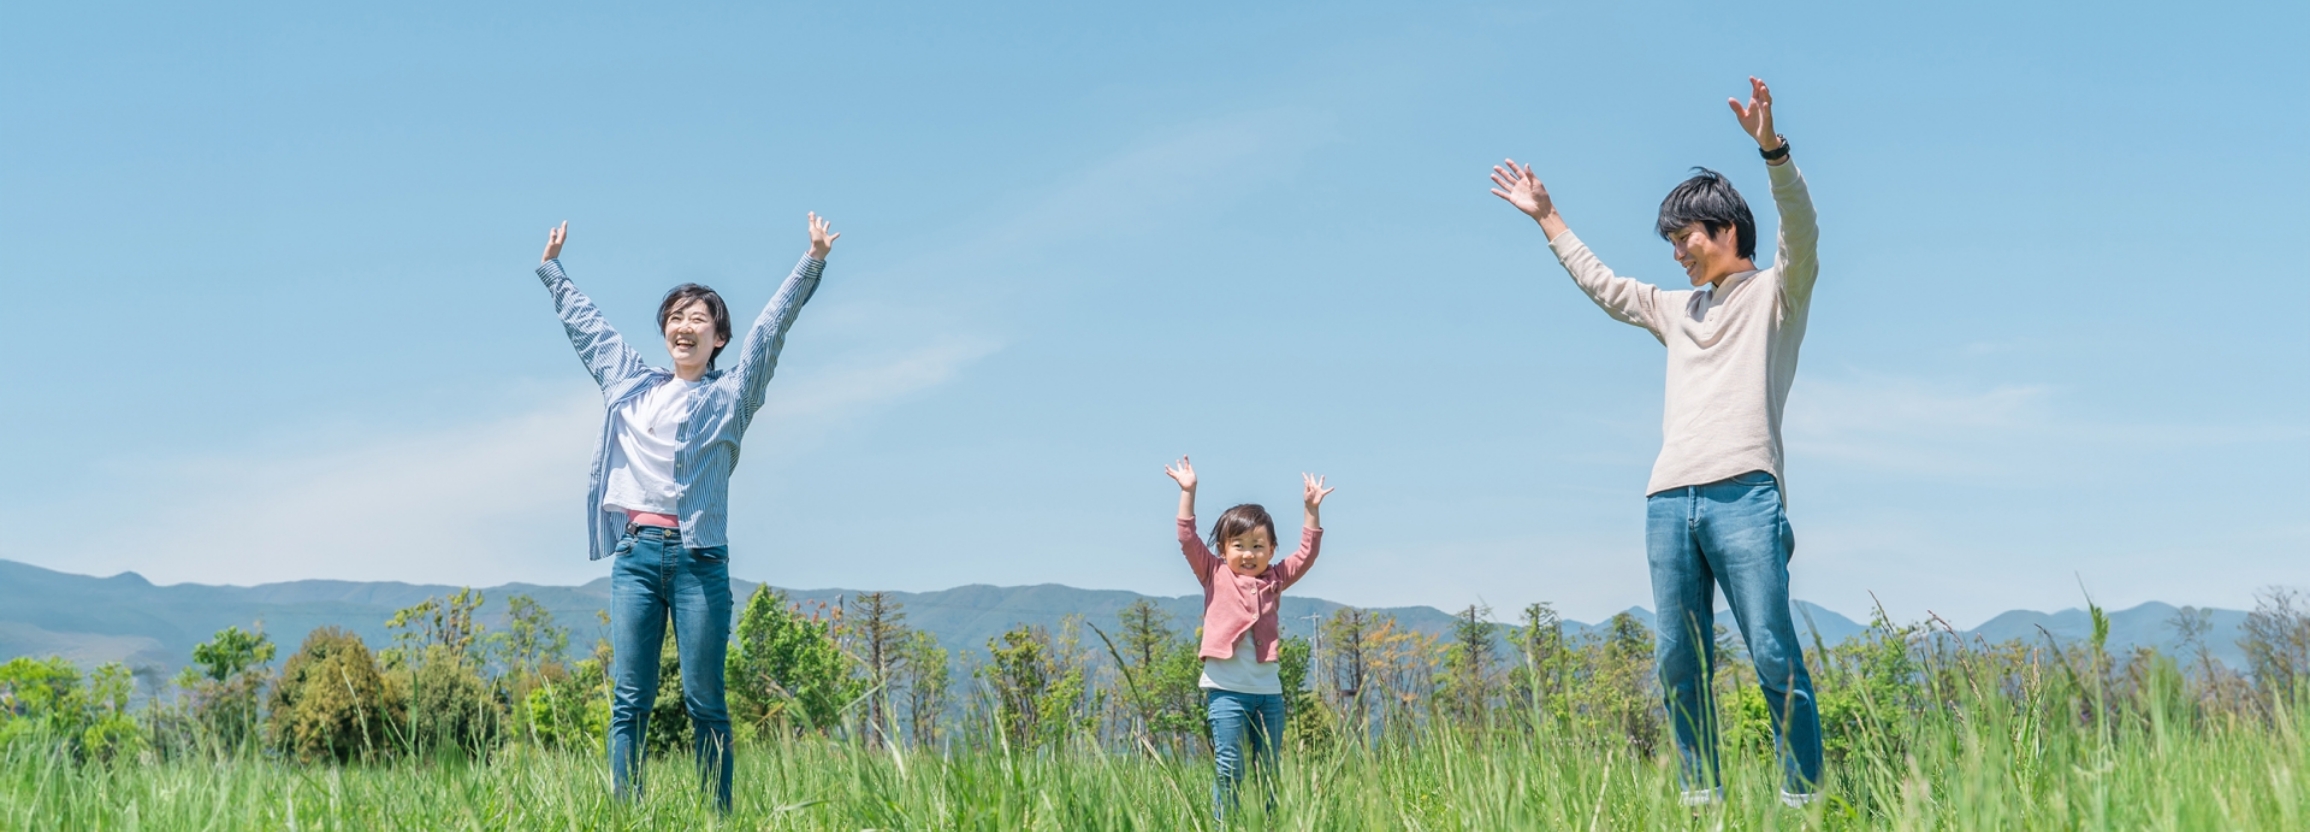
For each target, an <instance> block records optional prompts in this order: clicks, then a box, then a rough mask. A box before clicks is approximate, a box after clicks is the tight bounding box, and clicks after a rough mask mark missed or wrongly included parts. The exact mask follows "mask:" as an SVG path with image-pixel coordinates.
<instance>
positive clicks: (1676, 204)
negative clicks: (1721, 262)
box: [1652, 168, 1757, 260]
mask: <svg viewBox="0 0 2310 832" xmlns="http://www.w3.org/2000/svg"><path fill="white" fill-rule="evenodd" d="M1693 170H1696V171H1699V173H1696V174H1693V177H1692V178H1691V179H1687V180H1684V182H1683V183H1681V184H1679V185H1677V186H1676V190H1672V191H1669V192H1668V198H1667V199H1663V200H1661V201H1660V220H1659V221H1657V222H1655V223H1653V226H1652V227H1653V230H1654V231H1658V232H1660V238H1661V239H1663V240H1666V239H1669V236H1668V235H1670V234H1674V233H1676V232H1678V231H1682V230H1684V227H1685V226H1688V225H1691V224H1693V223H1696V222H1697V223H1700V226H1701V227H1702V228H1706V229H1708V233H1709V236H1711V237H1714V236H1716V235H1717V234H1719V233H1721V232H1723V231H1724V230H1725V229H1726V228H1727V227H1730V228H1732V229H1733V230H1734V231H1735V232H1736V233H1735V234H1734V236H1735V237H1736V238H1737V239H1738V242H1739V245H1738V249H1739V251H1740V256H1741V259H1743V260H1754V259H1756V256H1757V220H1756V218H1755V217H1753V216H1750V215H1749V202H1748V200H1745V199H1742V198H1741V192H1739V191H1736V190H1733V186H1732V180H1729V179H1726V178H1724V174H1721V173H1718V172H1716V171H1713V170H1709V169H1708V168H1693Z"/></svg>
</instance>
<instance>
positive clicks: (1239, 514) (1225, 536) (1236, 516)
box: [1211, 503, 1283, 553]
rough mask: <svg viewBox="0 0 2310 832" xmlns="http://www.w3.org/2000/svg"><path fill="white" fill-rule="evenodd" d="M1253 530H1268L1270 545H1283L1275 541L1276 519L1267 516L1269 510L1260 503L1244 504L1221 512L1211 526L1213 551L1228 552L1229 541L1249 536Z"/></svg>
mask: <svg viewBox="0 0 2310 832" xmlns="http://www.w3.org/2000/svg"><path fill="white" fill-rule="evenodd" d="M1252 529H1266V530H1267V542H1268V543H1269V544H1270V545H1275V546H1281V545H1283V544H1282V541H1279V540H1276V539H1275V518H1273V517H1269V516H1267V509H1265V508H1262V507H1261V506H1260V505H1259V504H1258V503H1244V504H1243V505H1239V506H1236V507H1234V508H1231V509H1228V510H1226V511H1223V512H1220V513H1219V520H1218V522H1215V523H1212V524H1211V550H1212V551H1214V552H1221V553H1224V552H1226V551H1227V541H1230V540H1234V539H1235V538H1236V536H1237V535H1242V534H1248V533H1250V531H1251V530H1252Z"/></svg>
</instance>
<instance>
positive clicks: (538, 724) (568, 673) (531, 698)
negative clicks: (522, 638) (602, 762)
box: [523, 641, 610, 753]
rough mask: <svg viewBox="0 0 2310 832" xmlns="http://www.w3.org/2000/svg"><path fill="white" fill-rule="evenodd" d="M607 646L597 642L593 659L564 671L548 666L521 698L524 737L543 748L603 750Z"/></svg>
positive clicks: (607, 712)
mask: <svg viewBox="0 0 2310 832" xmlns="http://www.w3.org/2000/svg"><path fill="white" fill-rule="evenodd" d="M609 666H610V643H609V642H608V641H600V642H596V643H595V645H594V655H593V657H592V658H589V659H586V660H585V661H581V662H578V663H577V666H576V667H574V668H571V669H568V670H563V669H561V668H560V666H559V665H548V666H547V669H545V670H543V671H541V672H540V673H539V674H538V680H539V683H538V685H537V686H536V687H533V688H531V689H530V691H529V695H528V696H526V697H524V699H523V706H524V707H523V712H524V716H525V717H526V718H527V725H526V730H525V732H524V733H525V734H526V735H527V736H528V737H529V739H530V741H531V742H534V743H537V744H538V745H541V746H544V747H546V748H583V749H588V750H590V751H592V752H594V753H601V752H602V751H603V750H604V743H605V742H607V738H608V736H609V727H610V691H609V672H608V668H609Z"/></svg>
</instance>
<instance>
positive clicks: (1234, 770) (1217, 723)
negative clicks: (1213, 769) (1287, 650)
mask: <svg viewBox="0 0 2310 832" xmlns="http://www.w3.org/2000/svg"><path fill="white" fill-rule="evenodd" d="M1203 702H1204V705H1205V706H1206V710H1207V712H1208V713H1209V714H1210V716H1211V756H1212V757H1214V758H1215V759H1216V761H1217V763H1218V767H1219V773H1218V776H1217V777H1216V778H1215V779H1214V780H1213V781H1212V784H1211V814H1212V816H1213V817H1216V818H1219V819H1220V820H1226V819H1227V810H1229V809H1232V808H1234V807H1235V784H1236V782H1237V781H1239V780H1242V779H1243V773H1244V770H1245V766H1244V762H1245V761H1244V756H1245V754H1247V753H1248V754H1249V755H1250V758H1251V759H1250V763H1251V768H1254V769H1257V771H1255V772H1253V776H1254V778H1255V779H1258V780H1259V781H1260V783H1261V786H1262V787H1263V788H1264V789H1265V790H1266V791H1267V805H1268V808H1271V809H1272V808H1274V807H1275V784H1274V782H1273V780H1274V772H1275V741H1276V738H1278V737H1281V736H1283V694H1280V693H1236V692H1235V691H1231V690H1219V689H1217V688H1206V689H1205V690H1204V691H1203ZM1246 746H1249V747H1248V748H1246Z"/></svg>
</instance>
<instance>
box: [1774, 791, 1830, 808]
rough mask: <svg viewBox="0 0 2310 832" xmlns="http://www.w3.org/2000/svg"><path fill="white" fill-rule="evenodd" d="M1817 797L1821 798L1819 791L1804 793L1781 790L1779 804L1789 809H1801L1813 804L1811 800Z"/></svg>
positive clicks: (1817, 798)
mask: <svg viewBox="0 0 2310 832" xmlns="http://www.w3.org/2000/svg"><path fill="white" fill-rule="evenodd" d="M1819 799H1821V793H1820V792H1806V793H1804V794H1795V793H1792V792H1781V805H1783V806H1787V807H1789V808H1791V809H1802V808H1805V807H1807V806H1811V805H1813V801H1815V800H1819Z"/></svg>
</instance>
